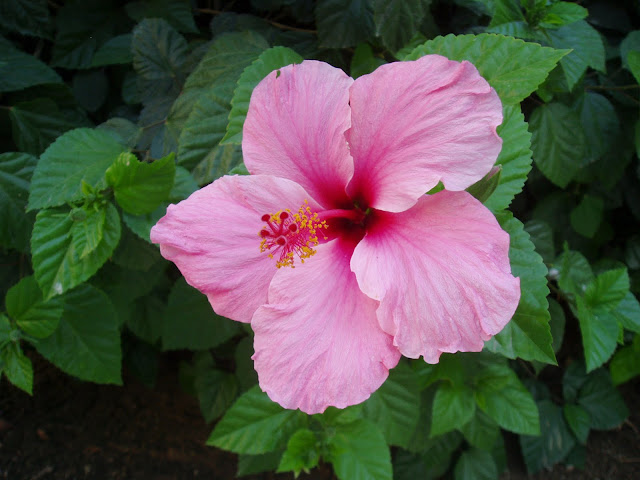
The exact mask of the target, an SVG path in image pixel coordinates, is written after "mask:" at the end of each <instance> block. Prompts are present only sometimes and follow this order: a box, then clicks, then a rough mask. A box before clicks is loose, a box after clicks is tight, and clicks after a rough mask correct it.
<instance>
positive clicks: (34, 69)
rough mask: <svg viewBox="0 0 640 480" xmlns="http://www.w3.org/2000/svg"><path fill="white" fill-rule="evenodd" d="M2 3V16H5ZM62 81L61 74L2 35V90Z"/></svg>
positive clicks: (0, 59)
mask: <svg viewBox="0 0 640 480" xmlns="http://www.w3.org/2000/svg"><path fill="white" fill-rule="evenodd" d="M0 3H1V5H4V4H5V2H0ZM1 5H0V18H3V15H2V6H1ZM0 22H1V20H0ZM61 82H62V79H61V78H60V76H59V75H58V74H57V73H56V72H55V71H54V70H53V69H51V68H49V67H48V66H47V65H46V64H45V63H43V62H41V61H40V60H38V59H37V58H35V57H33V56H31V55H29V54H27V53H24V52H21V51H20V50H18V49H17V48H15V47H14V46H13V45H12V44H11V42H9V41H8V40H5V39H4V38H2V37H0V92H13V91H15V90H22V89H24V88H29V87H32V86H34V85H42V84H47V83H61Z"/></svg>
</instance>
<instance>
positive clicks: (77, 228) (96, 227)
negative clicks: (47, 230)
mask: <svg viewBox="0 0 640 480" xmlns="http://www.w3.org/2000/svg"><path fill="white" fill-rule="evenodd" d="M75 216H78V218H77V219H76V217H75ZM71 217H72V219H74V222H73V225H72V227H71V243H72V248H73V250H74V251H75V252H76V255H77V256H78V258H80V259H82V258H85V257H86V256H87V255H89V254H90V253H91V252H93V251H95V249H96V248H98V245H100V242H101V241H102V238H103V237H104V224H105V221H106V219H107V212H106V210H104V209H102V208H98V209H96V208H89V209H83V208H77V209H74V210H72V212H71Z"/></svg>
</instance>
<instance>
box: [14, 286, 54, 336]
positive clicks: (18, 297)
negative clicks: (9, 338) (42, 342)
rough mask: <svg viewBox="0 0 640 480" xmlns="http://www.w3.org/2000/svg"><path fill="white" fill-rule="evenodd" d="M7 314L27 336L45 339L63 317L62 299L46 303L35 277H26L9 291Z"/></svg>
mask: <svg viewBox="0 0 640 480" xmlns="http://www.w3.org/2000/svg"><path fill="white" fill-rule="evenodd" d="M5 305H6V308H7V313H8V314H9V316H11V318H13V319H14V320H15V322H16V324H17V325H18V327H20V329H21V330H22V331H24V332H25V333H26V334H27V335H30V336H32V337H35V338H45V337H48V336H49V335H51V334H52V333H53V332H54V331H55V330H56V328H58V323H59V321H60V316H61V315H62V307H63V305H62V298H61V297H54V298H52V299H50V300H48V301H46V302H45V301H44V299H43V297H42V292H41V291H40V287H38V283H37V282H36V279H35V278H34V277H33V276H28V277H24V278H23V279H22V280H20V282H19V283H18V284H16V285H14V286H13V287H11V288H10V289H9V291H8V292H7V297H6V299H5Z"/></svg>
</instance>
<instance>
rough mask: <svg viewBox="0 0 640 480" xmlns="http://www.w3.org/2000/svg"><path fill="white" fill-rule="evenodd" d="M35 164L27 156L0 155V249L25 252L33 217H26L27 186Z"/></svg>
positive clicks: (13, 153)
mask: <svg viewBox="0 0 640 480" xmlns="http://www.w3.org/2000/svg"><path fill="white" fill-rule="evenodd" d="M37 162H38V160H37V159H36V158H35V157H32V156H31V155H29V154H27V153H20V152H8V153H2V154H0V211H1V212H2V215H1V216H0V245H2V246H5V247H8V248H14V249H16V250H20V251H21V252H24V251H26V250H27V247H28V245H29V238H30V237H31V228H32V227H33V221H34V218H33V215H30V214H27V213H25V209H26V206H27V198H28V196H29V182H30V180H31V175H33V170H34V169H35V166H36V163H37Z"/></svg>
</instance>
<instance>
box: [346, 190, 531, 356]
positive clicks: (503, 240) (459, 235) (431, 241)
mask: <svg viewBox="0 0 640 480" xmlns="http://www.w3.org/2000/svg"><path fill="white" fill-rule="evenodd" d="M375 215H376V216H375V217H374V218H373V219H372V223H371V225H370V228H369V229H368V230H367V235H366V236H365V237H364V239H363V240H362V241H361V242H360V243H359V244H358V246H357V247H356V249H355V251H354V254H353V257H352V259H351V268H352V270H353V271H354V272H355V274H356V277H357V279H358V284H359V285H360V288H361V289H362V291H363V292H365V293H366V294H367V295H369V296H370V297H371V298H374V299H379V300H381V303H380V308H379V309H378V320H379V322H380V325H381V327H382V329H383V330H384V331H386V332H387V333H389V334H391V335H393V336H394V344H395V345H396V346H397V347H398V349H399V350H400V352H401V353H402V354H403V355H406V356H408V357H411V358H417V357H419V356H420V355H422V356H424V359H425V361H427V362H429V363H437V361H438V358H439V357H440V354H441V353H442V352H456V351H471V352H477V351H480V350H482V347H483V342H484V341H486V340H488V339H489V338H490V337H491V336H492V335H495V334H496V333H498V332H499V331H500V330H502V328H503V327H504V326H505V325H506V324H507V322H508V321H509V320H510V319H511V317H512V316H513V313H514V312H515V310H516V307H517V306H518V301H519V299H520V279H519V278H514V277H513V276H512V275H511V268H510V265H509V256H508V255H509V235H508V234H507V233H506V232H505V231H503V230H502V229H501V228H500V226H499V224H498V222H497V221H496V219H495V217H494V216H493V214H492V213H491V212H489V210H487V208H486V207H484V205H482V204H481V203H480V202H478V201H477V200H476V199H475V198H473V197H472V196H471V195H469V194H468V193H466V192H448V191H442V192H440V193H437V194H435V195H430V196H423V197H421V198H420V200H419V201H418V203H417V204H416V205H415V206H414V207H413V208H411V209H410V210H407V211H405V212H402V213H388V212H376V214H375Z"/></svg>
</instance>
